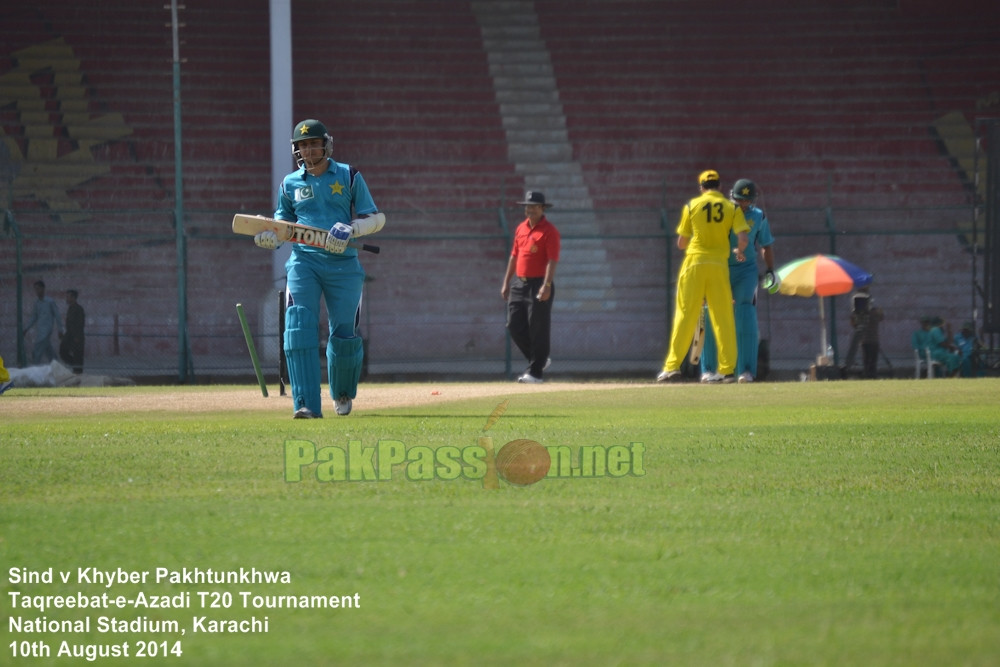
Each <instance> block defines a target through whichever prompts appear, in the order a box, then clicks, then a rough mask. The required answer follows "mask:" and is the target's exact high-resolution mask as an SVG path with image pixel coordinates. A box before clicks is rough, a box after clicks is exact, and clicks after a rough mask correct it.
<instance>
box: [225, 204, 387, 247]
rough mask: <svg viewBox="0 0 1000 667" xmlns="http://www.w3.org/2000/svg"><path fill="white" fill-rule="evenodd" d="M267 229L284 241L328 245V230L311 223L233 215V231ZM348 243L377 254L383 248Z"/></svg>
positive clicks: (252, 233) (249, 232)
mask: <svg viewBox="0 0 1000 667" xmlns="http://www.w3.org/2000/svg"><path fill="white" fill-rule="evenodd" d="M267 231H271V232H274V233H275V234H276V235H277V237H278V240H279V241H282V242H284V241H287V242H289V243H301V244H302V245H308V246H312V247H314V248H325V247H326V236H327V232H325V231H324V230H322V229H316V228H315V227H310V226H309V225H300V224H298V223H297V222H286V221H284V220H275V219H274V218H265V217H264V216H262V215H244V214H242V213H237V214H236V215H234V216H233V232H235V233H236V234H242V235H244V236H257V234H260V233H261V232H267ZM347 245H349V246H350V247H352V248H358V249H359V250H364V251H366V252H370V253H374V254H376V255H377V254H378V253H379V252H381V248H379V247H378V246H377V245H368V244H367V243H359V242H357V241H349V242H348V243H347Z"/></svg>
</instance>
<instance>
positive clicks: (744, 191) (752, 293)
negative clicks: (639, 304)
mask: <svg viewBox="0 0 1000 667" xmlns="http://www.w3.org/2000/svg"><path fill="white" fill-rule="evenodd" d="M729 199H730V200H732V202H733V203H734V204H736V205H737V206H739V207H740V209H741V210H742V211H743V217H744V218H746V221H747V225H748V226H749V227H750V231H749V232H747V248H748V249H749V250H750V251H751V252H752V253H755V251H756V249H757V248H760V254H761V257H762V258H763V259H764V267H765V271H764V281H763V284H764V286H765V287H766V288H767V289H768V290H770V291H771V293H772V294H773V293H774V292H777V291H778V285H779V284H780V282H781V281H780V280H779V279H778V276H777V275H775V273H774V248H773V247H772V246H773V245H774V236H772V235H771V224H770V223H769V222H768V220H767V215H766V214H765V213H764V210H763V209H761V208H759V207H757V206H756V205H755V203H756V200H757V185H756V184H755V183H754V182H753V181H751V180H750V179H748V178H741V179H739V180H738V181H736V182H735V183H733V188H732V190H730V191H729ZM729 245H730V247H731V248H732V249H733V250H735V249H736V245H737V239H736V234H734V233H732V232H730V234H729ZM755 254H756V253H755ZM757 279H758V275H757V262H756V260H755V259H753V260H750V261H747V262H739V261H737V259H736V254H735V252H734V253H732V254H730V255H729V286H730V288H731V289H732V290H733V312H734V316H735V320H736V346H737V355H736V370H735V374H736V375H737V376H738V378H737V380H738V381H739V382H740V383H746V382H753V381H754V380H756V379H757V349H758V347H760V327H759V325H758V323H757ZM716 348H717V346H716V344H715V336H714V335H713V334H712V329H711V318H709V317H708V316H706V317H705V347H704V348H703V350H702V353H701V381H702V382H718V381H719V380H720V379H721V378H720V377H719V374H718V373H716V367H717V362H718V354H717V351H716Z"/></svg>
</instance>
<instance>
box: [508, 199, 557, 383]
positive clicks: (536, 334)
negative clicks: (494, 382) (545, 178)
mask: <svg viewBox="0 0 1000 667" xmlns="http://www.w3.org/2000/svg"><path fill="white" fill-rule="evenodd" d="M518 203H519V204H523V205H524V213H525V215H526V216H527V218H526V219H525V220H524V221H523V222H522V223H521V224H520V225H518V227H517V230H516V231H515V232H514V244H513V248H512V249H511V253H510V259H509V260H508V262H507V271H506V272H505V273H504V276H503V284H501V285H500V296H501V297H502V298H503V299H504V301H506V302H507V330H508V331H509V332H510V337H511V340H513V341H514V344H515V345H516V346H517V349H519V350H520V351H521V354H523V355H524V357H525V358H526V359H527V360H528V368H527V369H526V370H525V372H524V373H523V374H522V375H521V376H520V377H518V378H517V381H518V382H527V383H535V384H537V383H539V382H542V374H543V372H544V371H545V369H546V368H547V367H548V365H549V349H550V342H551V341H550V339H551V330H552V300H553V298H554V297H555V285H554V281H555V277H556V264H558V263H559V246H560V238H559V230H558V229H556V226H555V225H553V224H552V223H551V222H549V221H548V219H547V218H546V217H545V210H546V209H548V208H551V207H552V204H549V203H547V202H546V201H545V194H544V193H542V192H538V191H537V190H536V191H528V193H527V194H526V195H525V197H524V201H522V202H518Z"/></svg>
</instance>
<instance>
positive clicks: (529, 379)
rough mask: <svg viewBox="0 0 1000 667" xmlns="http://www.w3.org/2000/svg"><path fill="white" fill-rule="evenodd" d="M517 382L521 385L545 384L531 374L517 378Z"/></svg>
mask: <svg viewBox="0 0 1000 667" xmlns="http://www.w3.org/2000/svg"><path fill="white" fill-rule="evenodd" d="M517 381H518V382H520V383H521V384H541V383H543V382H545V380H543V379H542V378H536V377H535V376H534V375H532V374H531V373H525V374H524V375H522V376H521V377H519V378H517Z"/></svg>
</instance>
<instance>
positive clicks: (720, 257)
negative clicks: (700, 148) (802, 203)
mask: <svg viewBox="0 0 1000 667" xmlns="http://www.w3.org/2000/svg"><path fill="white" fill-rule="evenodd" d="M698 185H699V187H700V188H701V195H699V196H698V197H695V198H694V199H692V200H691V201H689V202H688V203H687V205H686V206H685V207H684V209H683V210H682V211H681V222H680V224H679V225H678V226H677V247H678V248H680V249H681V250H683V251H684V263H683V264H681V270H680V273H679V275H678V276H677V305H676V307H675V309H674V326H673V330H672V331H671V333H670V350H669V351H668V353H667V358H666V361H664V363H663V372H661V373H660V374H659V375H658V376H657V377H656V379H657V381H659V382H677V381H679V380H680V379H681V362H682V361H683V359H684V356H685V355H686V354H687V352H688V348H689V347H690V346H691V338H692V336H693V335H694V330H695V327H697V326H698V318H699V316H700V311H701V306H702V303H703V302H704V303H707V304H708V313H709V316H710V317H711V320H712V332H713V333H714V334H715V340H716V341H718V345H719V368H718V372H719V375H720V376H722V377H721V378H720V379H721V381H723V382H732V381H734V379H735V378H734V377H733V369H734V368H735V367H736V355H737V347H736V323H735V321H734V319H733V292H732V288H731V287H730V285H729V253H730V249H731V246H730V244H729V232H730V230H732V232H733V233H734V234H736V248H734V249H732V252H733V253H735V254H736V260H737V261H738V262H743V261H745V260H746V256H745V255H744V254H743V251H744V250H746V247H747V241H748V238H747V232H748V231H749V230H750V227H749V226H748V225H747V222H746V219H745V218H744V217H743V211H742V210H741V209H740V207H739V206H737V205H736V204H734V203H733V202H731V201H729V200H728V199H727V198H726V196H725V195H723V194H722V193H721V192H719V173H718V172H717V171H715V170H714V169H709V170H708V171H703V172H702V173H701V174H700V175H699V176H698Z"/></svg>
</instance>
